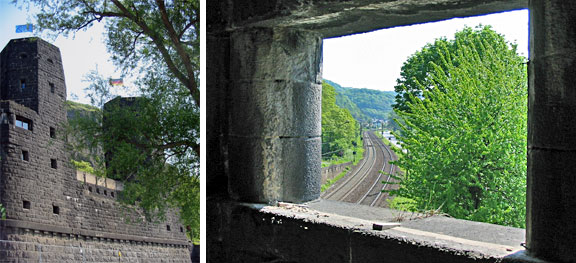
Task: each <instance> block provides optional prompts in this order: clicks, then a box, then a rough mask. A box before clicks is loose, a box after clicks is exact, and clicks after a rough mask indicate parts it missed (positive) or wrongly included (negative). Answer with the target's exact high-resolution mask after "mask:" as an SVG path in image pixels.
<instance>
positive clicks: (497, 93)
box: [395, 27, 527, 227]
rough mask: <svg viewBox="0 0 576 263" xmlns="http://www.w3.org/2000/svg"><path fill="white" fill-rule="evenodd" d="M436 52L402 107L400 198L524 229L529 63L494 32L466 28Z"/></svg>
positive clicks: (424, 207) (422, 206) (440, 42)
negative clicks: (404, 109) (402, 175)
mask: <svg viewBox="0 0 576 263" xmlns="http://www.w3.org/2000/svg"><path fill="white" fill-rule="evenodd" d="M431 50H434V53H435V54H434V55H433V57H438V58H439V60H438V61H437V62H434V61H429V62H422V63H427V66H426V67H421V69H422V70H424V71H425V72H422V73H421V74H422V75H423V76H426V77H425V79H424V81H416V82H415V83H416V85H418V87H419V89H420V90H421V91H422V93H420V94H412V93H407V94H406V95H407V96H408V97H407V98H408V99H407V100H406V101H404V106H405V107H406V111H402V110H400V109H402V107H400V108H398V109H399V110H398V114H399V115H400V117H401V119H402V120H403V124H401V127H402V132H401V134H395V135H396V136H397V137H398V139H399V140H400V141H402V142H403V147H404V149H405V150H406V151H407V152H406V153H405V154H404V156H403V157H402V158H401V159H400V160H399V161H397V164H398V165H399V166H400V167H401V168H402V169H403V170H404V171H405V175H404V177H403V180H402V181H401V183H400V189H399V190H398V192H397V195H399V196H402V197H406V198H410V199H413V200H415V202H416V204H417V207H418V208H419V209H422V210H431V209H432V210H436V209H440V210H441V211H443V212H445V213H448V214H449V215H451V216H453V217H456V218H464V219H470V220H475V221H482V222H489V223H495V224H502V225H509V226H516V227H524V225H525V220H524V218H525V211H526V210H525V193H526V134H527V132H526V123H527V79H526V65H525V62H526V61H525V58H524V57H521V56H519V55H517V53H516V47H515V46H514V45H512V46H510V45H509V44H508V43H507V42H506V41H505V39H504V37H503V36H501V35H499V34H497V33H496V32H494V31H493V30H491V29H490V28H489V27H479V28H477V29H471V28H465V29H464V30H463V31H460V32H458V33H456V37H455V40H453V41H445V40H442V39H441V40H438V41H436V42H435V43H434V45H432V46H431V45H428V46H426V47H425V48H424V51H425V52H431ZM421 53H422V52H419V53H417V55H418V54H421ZM413 58H414V56H413V57H412V58H411V59H413ZM411 63H413V62H411ZM414 66H415V65H414ZM424 85H426V86H424Z"/></svg>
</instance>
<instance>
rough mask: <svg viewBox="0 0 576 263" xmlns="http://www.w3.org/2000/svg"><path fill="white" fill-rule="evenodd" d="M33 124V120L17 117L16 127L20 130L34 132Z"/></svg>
mask: <svg viewBox="0 0 576 263" xmlns="http://www.w3.org/2000/svg"><path fill="white" fill-rule="evenodd" d="M32 124H33V122H32V120H30V119H28V118H25V117H22V116H20V115H16V119H15V122H14V126H16V127H18V128H20V129H24V130H29V131H32Z"/></svg>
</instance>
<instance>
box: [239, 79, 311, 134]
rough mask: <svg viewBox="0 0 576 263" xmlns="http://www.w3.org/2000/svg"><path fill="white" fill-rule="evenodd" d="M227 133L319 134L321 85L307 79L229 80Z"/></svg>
mask: <svg viewBox="0 0 576 263" xmlns="http://www.w3.org/2000/svg"><path fill="white" fill-rule="evenodd" d="M230 94H231V96H232V97H234V98H235V99H234V100H233V101H231V102H230V105H229V107H230V108H229V122H230V134H231V135H233V136H246V137H266V138H268V137H306V136H319V135H320V134H321V132H322V131H321V122H322V113H321V111H322V110H321V106H322V104H321V102H322V86H321V85H319V84H315V83H308V82H294V81H253V82H246V83H238V82H235V83H232V84H231V90H230Z"/></svg>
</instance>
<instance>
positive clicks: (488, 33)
mask: <svg viewBox="0 0 576 263" xmlns="http://www.w3.org/2000/svg"><path fill="white" fill-rule="evenodd" d="M483 41H489V42H494V44H495V45H500V46H503V45H508V44H507V42H506V40H505V39H504V38H503V37H501V35H499V34H497V33H495V32H494V30H492V29H491V27H490V26H478V27H477V29H476V30H475V29H473V28H470V27H466V28H464V29H463V30H462V31H459V32H456V33H455V35H454V40H448V39H446V38H445V37H442V38H438V39H436V40H435V41H434V43H428V44H426V46H424V47H423V48H422V49H421V50H420V51H417V52H416V53H414V54H413V55H411V56H410V57H409V58H408V59H407V60H406V62H404V64H403V65H402V69H401V71H400V78H399V79H397V80H396V81H397V85H396V86H395V87H394V91H396V98H395V104H394V105H392V106H393V107H394V109H399V110H402V111H408V110H409V108H408V106H407V105H406V103H407V102H409V101H411V100H412V98H413V97H415V98H422V96H423V91H425V90H431V89H432V88H433V87H434V85H435V84H437V83H434V81H433V80H432V79H431V75H430V73H431V72H434V70H435V69H434V65H436V66H439V67H441V68H442V70H446V65H445V63H443V61H442V60H443V59H450V58H446V57H442V55H441V54H442V53H443V52H446V51H447V52H450V53H452V54H456V53H457V52H458V49H459V45H458V44H457V43H458V42H460V43H461V44H462V45H464V46H466V45H470V44H472V45H474V46H477V47H478V46H481V45H482V42H483ZM512 48H514V49H516V45H515V44H512ZM478 52H480V55H482V52H483V51H482V50H478ZM452 62H453V63H458V62H457V61H452ZM456 66H457V65H456ZM438 88H440V89H442V87H438Z"/></svg>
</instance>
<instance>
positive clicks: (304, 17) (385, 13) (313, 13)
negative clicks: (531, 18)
mask: <svg viewBox="0 0 576 263" xmlns="http://www.w3.org/2000/svg"><path fill="white" fill-rule="evenodd" d="M526 7H528V1H527V0H513V1H509V0H492V1H481V2H479V1H475V0H426V1H403V0H390V1H378V0H361V1H346V0H314V1H301V0H273V1H268V0H251V1H243V0H235V1H209V2H208V8H207V10H208V12H207V13H208V14H207V21H208V25H209V30H210V29H213V30H230V31H233V30H237V29H239V28H247V27H270V28H285V27H290V28H299V29H306V30H312V31H316V32H318V33H320V34H321V35H322V36H323V37H325V38H328V37H336V36H343V35H348V34H355V33H362V32H368V31H372V30H377V29H382V28H389V27H395V26H403V25H410V24H417V23H425V22H432V21H439V20H444V19H450V18H453V17H464V16H475V15H483V14H488V13H494V12H502V11H506V10H514V9H521V8H526Z"/></svg>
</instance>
